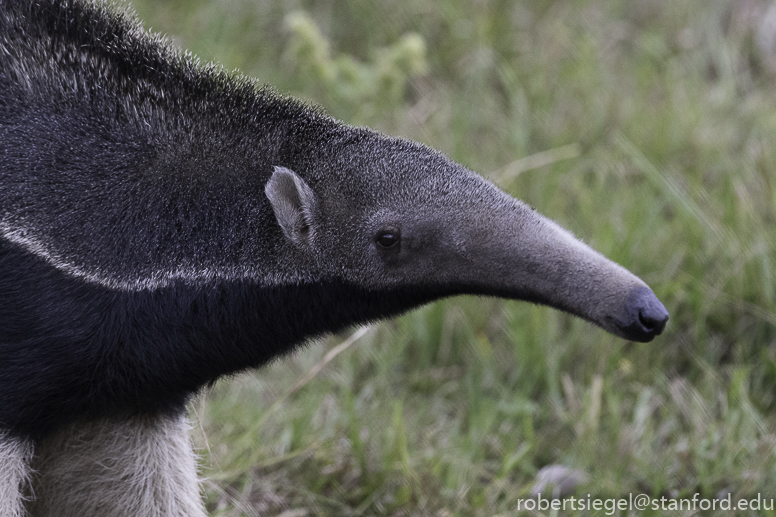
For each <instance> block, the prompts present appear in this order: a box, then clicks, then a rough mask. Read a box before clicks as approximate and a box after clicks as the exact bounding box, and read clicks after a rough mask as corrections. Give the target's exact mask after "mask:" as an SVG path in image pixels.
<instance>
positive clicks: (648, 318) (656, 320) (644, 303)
mask: <svg viewBox="0 0 776 517" xmlns="http://www.w3.org/2000/svg"><path fill="white" fill-rule="evenodd" d="M625 311H626V314H627V315H628V317H627V321H626V322H624V323H625V325H623V334H624V335H625V337H626V338H627V339H631V340H633V341H641V342H647V341H652V339H653V338H654V337H655V336H659V335H660V334H661V333H662V332H663V329H665V328H666V322H667V321H668V311H667V310H666V308H665V307H663V304H662V303H660V300H658V299H657V297H656V296H655V293H653V292H652V291H651V290H650V289H649V288H648V287H643V286H642V287H637V288H636V289H634V290H633V292H632V293H631V294H630V296H629V297H628V301H627V302H626V307H625Z"/></svg>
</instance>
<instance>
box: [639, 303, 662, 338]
mask: <svg viewBox="0 0 776 517" xmlns="http://www.w3.org/2000/svg"><path fill="white" fill-rule="evenodd" d="M667 321H668V312H666V310H665V309H664V308H663V306H662V305H660V306H659V307H653V306H647V307H645V308H642V309H640V310H639V323H641V326H642V327H644V330H646V331H648V332H651V333H654V334H655V335H657V334H660V333H661V332H663V329H664V328H665V326H666V322H667Z"/></svg>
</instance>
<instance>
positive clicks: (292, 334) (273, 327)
mask: <svg viewBox="0 0 776 517" xmlns="http://www.w3.org/2000/svg"><path fill="white" fill-rule="evenodd" d="M457 294H474V295H491V296H502V297H506V298H512V299H520V300H528V301H532V302H537V303H543V304H546V305H549V306H552V307H555V308H558V309H561V310H564V311H568V312H570V313H572V314H575V315H577V316H580V317H582V318H584V319H586V320H588V321H591V322H593V323H595V324H597V325H599V326H600V327H602V328H604V329H606V330H608V331H609V332H612V333H614V334H616V335H619V336H622V337H624V338H627V339H633V340H637V341H649V340H651V339H653V338H654V337H655V336H657V335H658V334H660V333H661V332H662V330H663V328H664V326H665V323H666V320H667V319H668V313H667V312H666V311H665V308H664V307H663V306H662V304H660V302H659V301H658V300H657V298H656V297H655V295H654V294H653V293H652V291H651V290H650V289H649V288H648V287H647V286H646V284H645V283H644V282H642V281H641V280H640V279H639V278H638V277H636V276H635V275H633V274H631V273H630V272H628V271H627V270H626V269H624V268H623V267H621V266H619V265H617V264H615V263H613V262H611V261H610V260H608V259H606V258H605V257H603V256H602V255H600V254H599V253H597V252H596V251H594V250H592V249H591V248H589V247H588V246H586V245H585V244H583V243H582V242H581V241H579V240H578V239H576V238H575V237H574V236H572V235H571V234H570V233H569V232H567V231H566V230H564V229H562V228H561V227H560V226H558V225H557V224H555V223H554V222H552V221H550V220H549V219H546V218H544V217H543V216H541V215H539V214H538V213H536V212H535V211H534V210H532V209H531V208H529V207H527V206H526V205H525V204H523V203H522V202H520V201H518V200H516V199H514V198H512V197H510V196H509V195H507V194H505V193H504V192H502V191H500V190H499V189H498V188H496V187H495V186H494V185H492V184H491V183H489V182H488V181H486V180H484V179H483V178H482V177H481V176H479V175H477V174H475V173H474V172H472V171H470V170H468V169H466V168H465V167H463V166H462V165H460V164H457V163H454V162H452V161H450V160H449V159H448V158H446V157H445V156H443V155H442V154H440V153H438V152H436V151H434V150H432V149H429V148H428V147H426V146H423V145H421V144H417V143H414V142H410V141H407V140H404V139H401V138H395V137H389V136H386V135H383V134H380V133H377V132H375V131H372V130H369V129H366V128H356V127H352V126H348V125H346V124H342V123H340V122H338V121H335V120H333V119H331V118H330V117H327V116H325V115H324V114H323V113H322V112H321V111H320V110H319V109H316V108H312V107H310V106H307V105H304V104H302V103H300V102H298V101H295V100H293V99H288V98H285V97H282V96H280V95H278V94H277V93H275V92H273V91H272V90H271V89H269V88H265V87H260V86H258V85H257V84H256V83H255V81H253V80H251V79H247V78H245V77H241V76H238V75H236V74H230V73H226V72H224V71H223V70H221V69H219V68H218V67H214V66H202V65H200V64H199V63H198V62H196V60H195V59H194V58H192V57H191V56H189V55H186V54H183V53H181V52H179V51H178V50H175V49H174V48H173V47H172V46H171V45H170V44H169V43H168V42H166V41H165V40H163V39H161V38H159V37H157V36H153V35H150V34H148V33H147V32H145V31H144V30H142V28H141V27H140V25H139V24H138V23H137V22H136V21H134V20H133V19H131V17H129V16H127V15H126V14H123V13H121V12H118V11H117V10H116V9H115V8H112V7H110V6H108V5H107V4H105V3H102V2H92V1H90V0H27V1H17V0H0V515H2V516H3V517H5V516H6V515H8V516H11V517H17V516H19V515H21V514H22V513H23V509H22V508H23V506H24V505H25V504H26V505H27V509H28V510H29V514H30V516H31V517H42V516H52V517H53V516H54V515H57V516H64V517H75V516H79V517H80V516H82V515H83V516H87V515H88V516H90V517H101V516H105V517H108V516H111V517H116V516H124V515H126V516H127V517H129V516H130V515H131V516H138V517H146V516H162V515H165V516H184V515H186V516H194V517H198V516H201V515H204V510H203V509H202V505H201V503H200V501H199V490H198V487H197V482H196V460H195V457H194V455H193V453H192V451H191V447H190V445H189V442H188V439H187V436H186V425H185V420H184V418H183V416H182V415H183V413H184V409H185V403H186V401H187V400H188V399H189V398H190V397H191V396H192V395H193V394H195V393H196V392H197V391H198V390H200V389H201V388H202V386H205V385H207V384H210V383H213V382H215V381H216V380H217V379H218V378H220V377H222V376H224V375H229V374H232V373H234V372H237V371H241V370H244V369H247V368H255V367H259V366H261V365H263V364H266V363H267V362H268V361H270V360H272V359H273V358H275V357H278V356H279V355H282V354H284V353H287V352H288V351H290V350H293V349H294V347H297V346H299V345H300V344H301V343H304V342H305V341H309V340H310V339H311V338H313V337H315V336H319V335H322V334H325V333H329V332H336V331H339V330H342V329H343V328H346V327H347V326H349V325H353V324H358V323H363V322H366V321H372V320H375V319H380V318H386V317H390V316H393V315H396V314H399V313H401V312H403V311H406V310H409V309H412V308H414V307H417V306H419V305H422V304H424V303H428V302H430V301H433V300H435V299H438V298H441V297H444V296H452V295H457ZM33 470H34V472H33ZM30 479H31V481H30ZM26 498H30V499H31V502H29V503H25V499H26Z"/></svg>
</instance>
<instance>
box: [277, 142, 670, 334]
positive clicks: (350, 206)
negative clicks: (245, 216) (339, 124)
mask: <svg viewBox="0 0 776 517" xmlns="http://www.w3.org/2000/svg"><path fill="white" fill-rule="evenodd" d="M353 131H355V132H356V133H357V134H358V135H359V137H358V138H351V139H348V140H347V142H346V143H344V144H336V145H333V146H332V147H331V148H330V149H328V150H327V152H326V154H327V156H326V159H322V160H320V161H318V160H305V161H303V162H300V163H298V164H297V165H298V167H299V168H300V170H292V168H290V167H285V166H282V165H278V166H275V167H274V171H273V172H272V175H271V178H270V179H269V181H268V182H267V184H266V188H265V193H266V195H267V198H268V199H269V201H270V203H271V205H272V209H273V212H274V214H275V217H276V218H277V222H278V224H279V226H280V228H281V229H282V234H283V235H284V238H285V239H286V242H287V247H288V250H287V252H288V253H292V254H295V255H297V256H298V257H300V258H299V261H300V262H302V261H303V260H304V261H305V262H308V263H310V264H312V266H311V267H314V268H315V269H317V271H318V273H317V274H318V275H322V276H323V277H326V278H331V279H336V280H339V281H345V282H348V283H350V284H354V285H358V286H361V287H364V288H366V289H369V290H372V291H375V292H380V291H397V290H398V291H401V290H402V289H407V288H410V287H413V288H416V289H417V288H420V289H427V290H428V291H429V292H434V293H437V295H438V296H447V295H454V294H480V295H495V296H501V297H506V298H513V299H519V300H528V301H532V302H537V303H542V304H546V305H549V306H552V307H555V308H558V309H561V310H564V311H567V312H570V313H572V314H575V315H577V316H580V317H582V318H584V319H586V320H588V321H591V322H593V323H595V324H597V325H599V326H600V327H602V328H604V329H605V330H607V331H609V332H611V333H613V334H616V335H618V336H620V337H623V338H626V339H630V340H633V341H644V342H646V341H651V340H652V339H653V338H654V337H655V336H657V335H659V334H660V333H661V332H662V331H663V329H664V327H665V325H666V321H667V320H668V312H667V311H666V309H665V308H664V307H663V305H662V304H661V303H660V301H659V300H658V299H657V298H656V297H655V295H654V294H653V292H652V291H651V290H650V288H649V287H648V286H647V285H646V284H645V283H644V282H643V281H642V280H640V279H639V278H638V277H636V276H635V275H633V274H632V273H630V272H629V271H627V270H626V269H625V268H623V267H621V266H619V265H618V264H615V263H614V262H612V261H610V260H608V259H607V258H605V257H604V256H602V255H601V254H599V253H597V252H596V251H594V250H593V249H591V248H590V247H589V246H587V245H585V244H584V243H582V242H581V241H580V240H578V239H576V238H575V237H574V236H573V235H572V234H571V233H569V232H568V231H566V230H564V229H563V228H561V227H560V226H559V225H557V224H556V223H554V222H553V221H551V220H549V219H547V218H545V217H543V216H541V215H539V214H538V213H537V212H535V211H534V210H533V209H531V208H530V207H528V206H527V205H525V204H524V203H522V202H520V201H519V200H517V199H514V198H513V197H511V196H509V195H507V194H505V193H504V192H502V191H501V190H499V189H498V188H496V187H495V186H494V185H493V184H492V183H490V182H488V181H487V180H485V179H484V178H482V177H481V176H479V175H477V174H475V173H473V172H471V171H469V170H467V169H466V168H464V167H463V166H461V165H458V164H456V163H453V162H452V161H450V160H449V159H447V158H445V157H444V156H443V155H441V154H439V153H437V152H435V151H433V150H431V149H428V148H426V147H424V146H421V145H419V144H416V143H413V142H409V141H405V140H401V139H393V138H387V137H385V136H382V135H379V134H375V133H371V132H367V131H361V130H357V129H354V130H353ZM324 169H325V170H324ZM323 177H325V181H324V180H323ZM304 178H308V179H309V180H310V181H309V182H307V181H305V179H304ZM303 257H304V258H303Z"/></svg>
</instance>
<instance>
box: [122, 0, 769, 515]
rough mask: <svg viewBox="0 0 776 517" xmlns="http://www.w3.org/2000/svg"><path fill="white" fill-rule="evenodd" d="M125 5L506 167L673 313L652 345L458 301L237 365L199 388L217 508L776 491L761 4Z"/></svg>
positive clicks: (314, 93)
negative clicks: (575, 476) (552, 493)
mask: <svg viewBox="0 0 776 517" xmlns="http://www.w3.org/2000/svg"><path fill="white" fill-rule="evenodd" d="M761 4H762V5H761ZM133 6H134V8H135V9H136V10H137V11H138V13H139V15H140V17H141V18H142V19H143V20H144V21H145V24H146V26H147V27H151V28H153V29H154V30H157V31H161V32H164V33H166V34H169V35H170V36H172V37H174V38H175V40H176V41H177V43H178V44H180V45H181V46H183V47H185V48H188V49H190V50H192V51H193V52H194V53H195V54H197V55H199V56H200V57H201V58H202V59H203V60H216V61H219V62H221V63H223V64H224V66H226V67H227V68H239V69H240V70H241V71H242V72H244V73H246V74H249V75H252V76H256V77H258V78H260V79H261V80H262V81H265V82H268V83H270V84H273V85H275V86H276V87H277V88H278V89H279V90H280V91H283V92H287V93H290V94H293V95H295V96H298V97H302V98H306V99H309V100H310V101H312V102H315V103H319V104H322V105H323V106H324V107H325V108H326V109H327V111H328V112H329V113H330V114H332V115H333V116H335V117H337V118H340V119H342V120H344V121H346V122H349V123H353V124H359V125H369V126H371V127H375V128H377V129H380V130H382V131H386V132H389V133H393V134H401V135H403V136H407V137H409V138H413V139H416V140H419V141H421V142H424V143H426V144H428V145H430V146H432V147H435V148H437V149H440V150H441V151H443V152H445V153H446V154H448V155H449V156H450V157H452V158H453V159H455V160H457V161H459V162H461V163H464V164H465V165H467V166H468V167H470V168H472V169H474V170H477V171H479V172H481V173H482V174H483V175H485V176H488V177H490V178H491V179H493V180H494V181H496V182H497V183H498V184H499V185H500V186H501V187H502V188H503V189H505V190H507V191H508V192H510V193H512V194H513V195H515V196H517V197H519V198H521V199H523V200H524V201H526V202H528V203H530V204H531V205H533V206H535V207H536V208H537V209H538V210H539V211H541V212H542V213H544V214H545V215H547V216H549V217H551V218H553V219H555V220H557V221H558V222H560V223H561V224H563V225H564V226H566V227H567V228H569V229H571V230H572V231H574V232H575V234H577V235H578V236H579V237H581V238H582V239H584V240H585V241H586V242H588V243H589V244H591V245H592V246H593V247H595V248H596V249H598V250H599V251H601V252H602V253H604V254H605V255H607V256H609V257H610V258H612V259H613V260H615V261H617V262H619V263H621V264H623V265H625V266H626V267H628V268H629V269H630V270H632V271H634V272H635V273H636V274H638V275H640V276H641V277H642V278H643V279H644V280H645V281H647V282H648V283H649V284H650V285H651V286H652V288H653V289H654V290H655V292H656V293H657V294H658V296H659V297H660V298H661V300H662V301H663V302H664V303H665V305H666V307H667V308H668V310H669V311H670V313H671V320H670V322H669V326H668V328H667V331H666V333H665V334H664V335H663V336H661V337H660V338H658V339H657V340H656V341H655V342H653V343H651V344H648V345H642V344H634V343H627V342H623V341H621V340H619V339H617V338H614V337H612V336H609V335H607V334H605V333H604V332H603V331H601V330H598V329H597V328H594V327H592V326H590V325H589V324H586V323H584V322H581V321H578V320H576V319H573V318H571V317H569V316H566V315H564V314H560V313H557V312H554V311H551V310H549V309H546V308H542V307H536V306H532V305H529V304H524V303H523V304H521V303H515V302H504V301H499V300H493V299H474V298H456V299H450V300H446V301H443V302H440V303H437V304H434V305H431V306H428V307H424V308H422V309H420V310H418V311H415V312H413V313H410V314H408V315H406V316H404V317H402V318H400V319H398V320H394V321H390V322H386V323H383V324H381V325H379V326H376V327H373V328H370V329H369V330H368V331H366V333H364V334H363V335H362V336H361V337H359V338H358V339H357V340H355V341H353V342H351V343H347V344H346V345H343V346H342V347H341V348H340V349H337V350H335V352H336V353H331V351H332V350H333V347H335V346H336V345H338V344H340V343H343V342H344V341H346V340H347V339H348V336H349V334H343V335H340V336H333V337H331V338H330V339H327V340H325V342H324V343H318V344H314V345H312V346H310V347H307V348H305V349H304V350H302V351H300V352H299V353H297V354H294V355H293V356H292V357H289V358H285V359H283V360H282V361H278V362H276V363H275V364H273V365H271V366H268V367H266V368H264V369H262V370H261V371H258V372H249V373H246V374H243V375H240V376H238V377H236V378H233V379H229V380H224V381H222V382H220V383H219V384H218V385H217V386H216V387H215V388H213V389H212V390H211V391H210V392H209V393H207V396H205V397H201V398H200V399H198V400H197V401H196V402H195V403H194V404H193V405H192V416H193V420H194V422H195V425H196V429H195V432H194V439H195V443H196V444H197V445H198V446H199V447H200V448H201V450H202V454H203V460H202V464H203V469H204V475H205V476H206V477H207V481H206V484H205V489H206V497H207V504H208V509H209V511H210V512H211V514H212V515H215V516H222V517H232V516H242V515H247V516H253V515H283V516H284V517H303V516H317V515H338V516H359V515H364V516H366V515H370V516H371V515H380V516H382V515H384V516H402V515H433V516H439V517H446V516H470V515H474V516H492V515H503V516H506V515H515V514H516V513H518V512H517V504H518V503H517V502H518V499H520V498H524V497H527V496H528V494H529V491H530V488H531V486H532V484H533V483H534V480H535V476H536V473H537V472H538V470H539V469H540V468H542V467H543V466H545V465H548V464H563V465H567V466H570V467H573V468H577V469H581V470H584V471H585V472H587V473H588V474H589V476H590V482H589V483H588V484H587V485H585V486H584V487H583V488H582V489H581V491H580V494H582V495H586V494H592V496H593V497H602V498H606V497H621V496H625V497H627V495H628V494H629V493H645V494H648V495H650V496H654V497H658V498H659V497H661V496H665V497H692V494H693V493H696V492H697V493H699V494H700V495H701V497H707V498H714V497H717V496H723V495H724V494H726V493H730V494H732V498H733V499H734V500H735V499H737V498H752V497H756V496H757V495H758V494H760V495H761V497H762V498H776V468H774V467H775V466H776V398H775V397H776V282H774V276H776V269H775V266H774V262H776V253H775V252H776V234H775V232H774V223H775V222H776V146H774V145H773V135H775V134H776V86H775V85H776V67H775V66H774V63H775V62H776V48H769V47H768V46H767V45H766V43H767V41H768V40H767V37H766V36H767V35H768V32H767V29H768V25H767V23H765V22H764V21H763V20H766V21H767V17H766V16H765V12H766V6H765V3H764V2H762V3H761V2H759V0H751V1H748V2H745V1H739V2H733V3H730V2H718V1H708V2H688V1H678V2H676V1H670V0H646V1H640V2H629V1H626V0H610V1H603V0H579V1H574V2H565V1H550V0H541V1H531V2H527V1H519V2H512V1H509V0H484V1H480V2H444V3H440V2H432V1H431V0H411V1H410V0H390V1H386V2H374V3H373V2H358V1H355V0H348V1H342V2H333V1H324V2H311V1H299V0H297V1H283V2H281V1H270V0H267V1H263V2H254V1H250V0H214V1H209V0H187V1H185V2H184V1H182V0H168V1H164V2H161V1H159V0H154V1H151V0H137V1H135V2H133ZM327 353H329V356H328V357H326V355H327ZM323 362H325V363H326V364H323ZM316 365H319V366H316ZM311 373H316V375H314V376H313V375H311ZM300 379H301V380H302V382H301V383H300ZM544 513H547V512H544ZM569 513H570V514H574V512H569ZM584 513H585V512H577V514H584ZM664 513H665V512H662V511H661V512H658V511H651V510H650V511H645V512H643V513H642V515H663V514H664ZM690 513H691V512H687V511H684V512H681V511H676V512H668V514H669V515H685V514H690ZM622 514H623V515H624V514H626V512H622ZM721 514H722V513H720V515H721ZM724 514H725V515H730V514H731V513H730V512H728V513H724ZM739 514H741V515H774V512H770V513H769V512H765V511H759V512H754V511H750V512H739Z"/></svg>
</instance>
